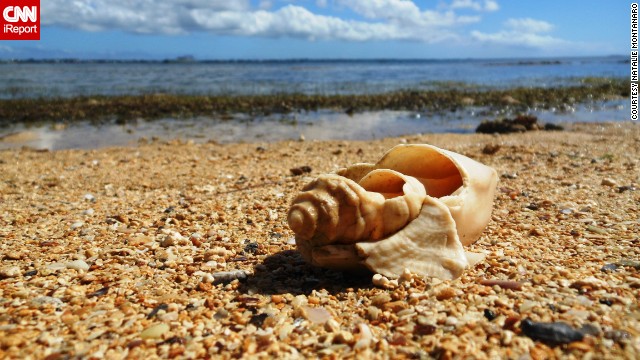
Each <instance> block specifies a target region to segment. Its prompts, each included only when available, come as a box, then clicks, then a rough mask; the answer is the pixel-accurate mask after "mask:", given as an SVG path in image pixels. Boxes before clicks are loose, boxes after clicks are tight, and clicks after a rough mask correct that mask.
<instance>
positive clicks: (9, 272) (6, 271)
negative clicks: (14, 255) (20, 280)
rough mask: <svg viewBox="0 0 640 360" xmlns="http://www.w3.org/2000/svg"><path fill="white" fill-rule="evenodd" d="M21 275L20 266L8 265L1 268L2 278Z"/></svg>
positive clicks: (0, 275) (0, 276)
mask: <svg viewBox="0 0 640 360" xmlns="http://www.w3.org/2000/svg"><path fill="white" fill-rule="evenodd" d="M18 275H20V267H18V266H7V267H3V268H2V269H0V278H1V279H6V278H12V277H17V276H18Z"/></svg>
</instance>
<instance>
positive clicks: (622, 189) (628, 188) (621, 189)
mask: <svg viewBox="0 0 640 360" xmlns="http://www.w3.org/2000/svg"><path fill="white" fill-rule="evenodd" d="M636 190H637V189H636V187H635V186H633V185H625V186H618V192H619V193H621V194H622V193H623V192H625V191H636Z"/></svg>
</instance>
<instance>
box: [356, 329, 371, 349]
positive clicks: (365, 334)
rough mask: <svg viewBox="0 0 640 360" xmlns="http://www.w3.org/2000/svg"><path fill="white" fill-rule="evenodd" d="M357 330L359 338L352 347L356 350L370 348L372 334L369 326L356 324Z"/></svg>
mask: <svg viewBox="0 0 640 360" xmlns="http://www.w3.org/2000/svg"><path fill="white" fill-rule="evenodd" d="M358 330H360V338H359V339H358V341H357V342H356V344H355V345H354V348H355V349H356V350H359V349H366V348H369V347H371V342H372V341H373V334H372V333H371V328H369V325H367V324H365V323H359V324H358Z"/></svg>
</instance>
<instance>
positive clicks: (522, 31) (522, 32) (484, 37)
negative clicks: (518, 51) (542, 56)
mask: <svg viewBox="0 0 640 360" xmlns="http://www.w3.org/2000/svg"><path fill="white" fill-rule="evenodd" d="M504 27H505V30H502V31H499V32H496V33H492V34H488V33H483V32H480V31H472V32H471V37H472V38H473V39H475V40H476V41H480V42H483V43H488V44H496V45H508V46H516V47H529V48H537V49H553V48H560V47H563V46H568V45H571V43H570V42H568V41H566V40H563V39H560V38H556V37H553V36H551V35H543V34H544V33H548V32H550V31H551V30H553V27H554V26H553V24H550V23H548V22H546V21H542V20H535V19H531V18H519V19H514V18H512V19H508V20H507V21H505V22H504Z"/></svg>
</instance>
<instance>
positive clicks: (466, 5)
mask: <svg viewBox="0 0 640 360" xmlns="http://www.w3.org/2000/svg"><path fill="white" fill-rule="evenodd" d="M451 8H452V9H471V10H475V11H498V10H499V9H500V6H499V5H498V3H497V2H496V1H494V0H485V1H484V2H482V1H479V0H453V2H452V3H451Z"/></svg>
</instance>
